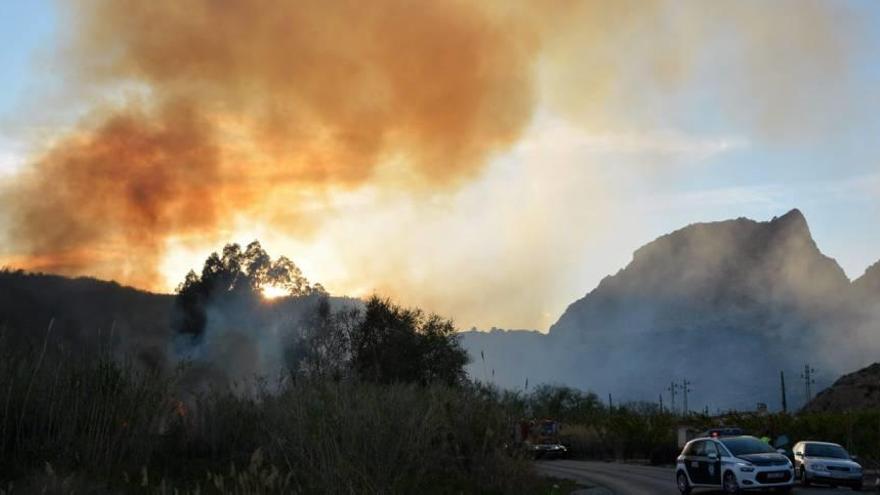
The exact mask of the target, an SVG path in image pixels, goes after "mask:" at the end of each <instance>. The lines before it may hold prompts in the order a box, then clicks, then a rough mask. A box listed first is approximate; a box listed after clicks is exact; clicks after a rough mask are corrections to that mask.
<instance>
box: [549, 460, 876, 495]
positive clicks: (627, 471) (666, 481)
mask: <svg viewBox="0 0 880 495" xmlns="http://www.w3.org/2000/svg"><path fill="white" fill-rule="evenodd" d="M536 465H537V469H538V472H540V473H541V474H544V475H547V476H554V477H557V478H567V479H571V480H575V481H581V482H585V483H590V484H597V485H601V486H604V487H606V488H609V489H610V490H611V491H613V492H614V493H615V494H616V495H679V494H678V489H677V488H676V487H675V480H674V479H673V476H672V474H673V471H672V468H663V467H653V466H638V465H632V464H616V463H611V462H588V461H569V460H558V461H537V462H536ZM866 481H868V480H866ZM872 481H873V480H872ZM865 485H866V490H865V491H866V492H868V490H867V487H868V486H871V484H870V483H865ZM718 493H721V492H720V491H713V490H694V494H695V495H696V494H705V495H711V494H718ZM768 493H770V492H768ZM792 493H796V494H799V495H832V494H833V495H841V494H844V493H852V491H851V490H850V489H849V488H836V489H834V488H829V487H812V486H811V487H809V488H803V487H796V488H795V489H794V491H793V492H792Z"/></svg>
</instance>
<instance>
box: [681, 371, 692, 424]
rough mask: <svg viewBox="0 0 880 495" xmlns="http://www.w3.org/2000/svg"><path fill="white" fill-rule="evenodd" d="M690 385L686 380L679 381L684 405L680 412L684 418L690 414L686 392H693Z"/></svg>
mask: <svg viewBox="0 0 880 495" xmlns="http://www.w3.org/2000/svg"><path fill="white" fill-rule="evenodd" d="M690 385H691V382H689V381H688V379H687V378H685V379H684V380H682V381H681V392H682V395H683V397H682V402H683V403H684V404H683V406H682V412H684V414H685V416H687V414H688V413H689V412H690V411H689V410H688V392H693V390H691V387H690Z"/></svg>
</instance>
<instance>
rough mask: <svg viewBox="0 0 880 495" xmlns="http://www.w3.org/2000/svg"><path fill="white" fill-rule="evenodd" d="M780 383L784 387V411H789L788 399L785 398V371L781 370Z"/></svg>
mask: <svg viewBox="0 0 880 495" xmlns="http://www.w3.org/2000/svg"><path fill="white" fill-rule="evenodd" d="M779 385H780V386H781V388H782V412H784V413H787V412H788V400H786V398H785V372H784V371H782V370H780V371H779Z"/></svg>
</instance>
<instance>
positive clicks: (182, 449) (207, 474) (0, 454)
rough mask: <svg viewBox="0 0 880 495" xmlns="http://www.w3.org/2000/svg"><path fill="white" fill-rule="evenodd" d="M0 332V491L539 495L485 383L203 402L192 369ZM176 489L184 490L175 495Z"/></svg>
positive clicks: (282, 390)
mask: <svg viewBox="0 0 880 495" xmlns="http://www.w3.org/2000/svg"><path fill="white" fill-rule="evenodd" d="M34 340H35V341H32V342H29V341H23V342H22V341H16V342H13V341H11V340H9V339H7V338H5V337H3V336H2V335H0V407H2V409H0V493H2V494H4V495H5V494H8V493H31V492H41V491H42V492H46V493H84V492H88V493H118V492H127V493H241V494H245V493H247V494H250V493H330V494H333V493H339V494H343V493H345V494H350V493H531V488H532V487H534V485H533V484H532V483H533V481H534V480H533V479H532V477H531V475H530V470H529V467H528V465H527V464H526V463H525V462H524V461H521V460H518V459H515V458H512V457H511V456H509V455H508V454H507V453H506V452H505V447H506V444H507V443H508V442H509V440H510V431H511V430H510V425H511V424H512V421H513V419H514V418H512V417H511V416H510V415H509V414H508V412H507V410H506V409H505V408H504V407H502V406H501V405H500V403H499V401H498V400H497V397H496V396H495V394H494V393H493V392H492V391H488V390H485V389H481V388H478V387H475V386H470V385H465V386H461V387H449V386H418V385H404V384H399V385H379V384H370V383H361V382H357V381H345V380H343V381H327V380H297V381H296V382H291V381H285V382H283V383H281V384H272V386H268V384H266V383H265V382H260V383H258V386H256V387H247V390H256V392H251V393H243V392H240V391H234V390H231V389H220V390H212V391H209V392H206V393H203V394H200V395H193V394H190V393H188V392H187V391H185V390H182V389H181V388H180V386H179V383H180V382H179V381H178V380H177V378H178V377H179V376H180V374H181V373H186V370H185V369H182V370H178V371H177V372H175V373H161V372H158V371H149V370H143V369H140V368H138V367H137V366H135V365H133V364H132V363H131V362H129V361H126V360H124V359H123V360H120V359H115V358H114V357H113V356H112V355H111V354H110V353H109V352H101V353H99V354H98V355H94V356H89V357H86V356H77V355H74V354H72V353H69V352H65V351H64V350H63V349H62V348H61V347H60V346H58V345H53V343H52V342H53V340H52V336H51V334H49V335H47V336H44V338H42V339H34ZM175 490H176V492H175Z"/></svg>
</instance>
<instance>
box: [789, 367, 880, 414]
mask: <svg viewBox="0 0 880 495" xmlns="http://www.w3.org/2000/svg"><path fill="white" fill-rule="evenodd" d="M878 408H880V363H874V364H872V365H870V366H868V367H867V368H862V369H860V370H858V371H855V372H853V373H849V374H847V375H844V376H842V377H840V378H839V379H838V380H837V381H836V382H834V384H833V385H831V386H830V387H828V388H826V389H825V390H822V391H821V392H819V393H818V394H816V397H815V398H813V400H812V401H810V402H809V403H808V404H807V405H806V406H805V407H804V411H808V412H840V411H853V410H860V409H878Z"/></svg>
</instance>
